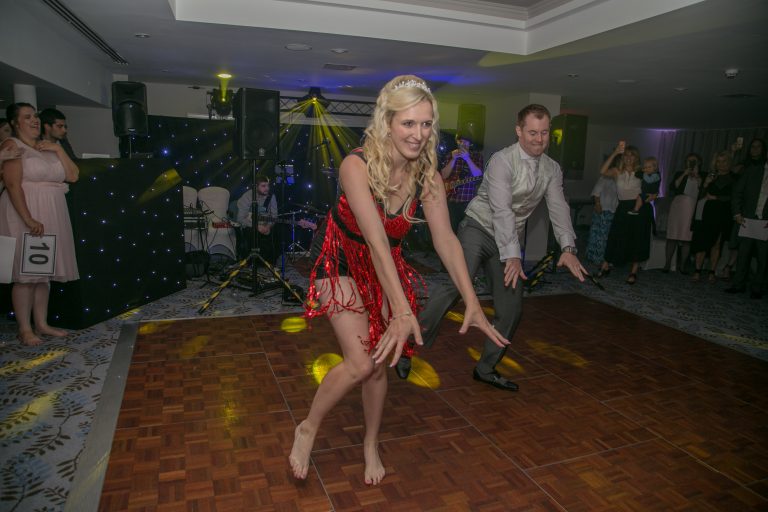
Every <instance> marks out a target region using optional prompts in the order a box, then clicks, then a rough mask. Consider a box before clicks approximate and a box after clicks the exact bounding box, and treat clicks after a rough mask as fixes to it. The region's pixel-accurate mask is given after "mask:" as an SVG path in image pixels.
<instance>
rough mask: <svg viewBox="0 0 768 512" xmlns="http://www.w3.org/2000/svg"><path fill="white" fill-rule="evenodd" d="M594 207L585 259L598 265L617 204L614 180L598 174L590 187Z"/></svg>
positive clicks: (602, 255)
mask: <svg viewBox="0 0 768 512" xmlns="http://www.w3.org/2000/svg"><path fill="white" fill-rule="evenodd" d="M592 199H593V200H594V203H595V204H594V207H593V211H592V221H591V223H590V227H589V242H588V243H587V260H588V261H590V262H592V263H594V264H596V265H599V264H601V263H602V262H603V259H604V257H605V244H606V242H607V241H608V232H609V231H610V230H611V223H612V222H613V214H614V212H615V211H616V206H618V204H619V196H618V194H617V192H616V180H612V179H610V178H606V177H605V176H600V177H599V178H598V179H597V183H595V187H594V188H593V189H592Z"/></svg>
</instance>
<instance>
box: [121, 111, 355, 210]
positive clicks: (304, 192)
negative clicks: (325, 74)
mask: <svg viewBox="0 0 768 512" xmlns="http://www.w3.org/2000/svg"><path fill="white" fill-rule="evenodd" d="M234 127H235V125H234V121H228V120H209V119H189V118H180V117H165V116H149V137H146V138H137V139H136V140H135V141H134V144H133V151H134V152H135V153H143V154H151V155H153V156H155V157H162V158H167V159H169V160H170V161H171V163H172V164H173V166H174V168H175V169H176V171H177V172H178V173H179V175H180V176H181V178H182V183H183V184H184V185H187V186H190V187H193V188H195V189H197V190H200V189H201V188H204V187H211V186H215V187H223V188H225V189H227V190H229V192H230V201H236V200H237V199H238V198H239V197H240V196H241V195H242V194H243V193H244V192H245V191H246V190H248V189H250V188H251V185H252V168H253V165H256V168H257V170H258V172H259V173H260V174H264V175H265V176H267V177H269V178H270V181H271V182H272V183H273V190H274V192H275V194H276V195H277V198H278V203H279V204H278V207H279V209H280V211H281V213H282V212H284V211H289V210H294V209H296V206H295V205H312V206H314V207H315V208H318V209H320V210H323V211H325V210H327V209H328V208H330V206H331V205H332V204H333V202H334V201H335V196H336V177H335V176H333V175H329V173H328V172H327V170H328V169H329V168H331V169H335V168H336V167H338V164H340V163H341V160H338V162H333V161H331V162H328V158H327V153H326V154H325V155H324V154H323V152H324V151H325V147H320V148H318V147H315V146H316V145H312V144H310V137H311V132H312V129H313V125H290V126H287V125H283V126H281V128H280V133H281V138H280V162H275V161H272V160H265V161H260V160H257V161H252V160H241V159H240V158H238V157H237V156H236V155H235V154H234V149H233V142H234V136H235V130H234ZM345 130H347V131H352V132H353V133H354V134H355V135H354V137H353V139H356V140H355V142H359V140H360V137H362V133H363V129H362V128H345ZM336 147H337V148H338V150H339V152H340V155H341V158H343V157H344V156H346V154H347V153H348V152H349V151H350V150H352V149H354V147H355V144H345V145H344V146H341V147H340V145H339V144H336ZM280 163H284V164H286V165H289V166H293V167H292V170H293V173H294V176H293V180H286V184H285V203H286V204H282V202H281V198H282V196H281V194H282V190H281V186H282V183H281V181H282V180H276V179H275V178H276V172H275V168H276V167H278V166H279V164H280ZM324 170H325V171H326V172H325V173H323V172H321V171H324ZM291 181H293V183H291Z"/></svg>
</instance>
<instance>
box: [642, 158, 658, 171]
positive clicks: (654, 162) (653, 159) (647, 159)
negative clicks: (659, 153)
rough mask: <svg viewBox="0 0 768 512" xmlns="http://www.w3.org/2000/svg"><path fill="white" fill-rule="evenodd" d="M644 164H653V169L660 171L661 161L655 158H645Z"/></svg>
mask: <svg viewBox="0 0 768 512" xmlns="http://www.w3.org/2000/svg"><path fill="white" fill-rule="evenodd" d="M643 163H644V164H645V163H652V164H653V168H654V169H656V170H657V171H658V170H659V161H658V160H657V159H656V157H655V156H649V157H645V158H643Z"/></svg>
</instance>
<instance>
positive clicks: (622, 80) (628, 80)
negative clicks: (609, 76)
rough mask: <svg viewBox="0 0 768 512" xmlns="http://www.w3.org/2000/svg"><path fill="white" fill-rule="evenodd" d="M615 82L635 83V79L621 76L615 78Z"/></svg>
mask: <svg viewBox="0 0 768 512" xmlns="http://www.w3.org/2000/svg"><path fill="white" fill-rule="evenodd" d="M616 83H617V84H635V83H637V80H635V79H634V78H621V79H619V80H616Z"/></svg>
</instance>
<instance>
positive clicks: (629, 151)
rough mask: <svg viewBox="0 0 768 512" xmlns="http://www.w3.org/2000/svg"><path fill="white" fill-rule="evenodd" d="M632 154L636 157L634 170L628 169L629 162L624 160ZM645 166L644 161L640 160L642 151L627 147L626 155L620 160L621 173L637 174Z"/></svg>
mask: <svg viewBox="0 0 768 512" xmlns="http://www.w3.org/2000/svg"><path fill="white" fill-rule="evenodd" d="M627 154H630V155H633V156H634V157H635V167H634V168H633V169H628V168H627V162H626V159H625V158H624V156H625V155H627ZM642 166H643V161H642V160H641V159H640V151H638V149H637V148H636V147H635V146H627V147H626V148H625V149H624V154H623V155H622V156H621V160H619V171H621V172H637V171H639V170H640V168H641V167H642Z"/></svg>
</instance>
